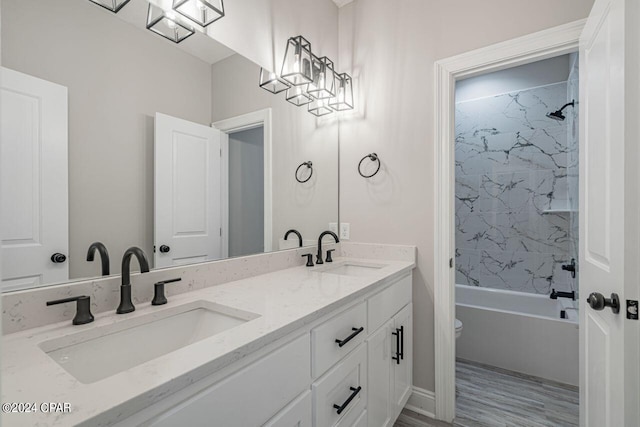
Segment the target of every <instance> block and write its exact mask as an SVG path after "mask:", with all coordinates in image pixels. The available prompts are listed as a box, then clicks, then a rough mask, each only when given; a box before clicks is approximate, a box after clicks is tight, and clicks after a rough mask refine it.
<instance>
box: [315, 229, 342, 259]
mask: <svg viewBox="0 0 640 427" xmlns="http://www.w3.org/2000/svg"><path fill="white" fill-rule="evenodd" d="M327 234H328V235H330V236H333V239H334V240H335V241H336V243H340V239H338V236H337V235H336V233H334V232H333V231H323V232H322V233H320V237H318V255H317V256H316V265H317V264H324V261H322V238H323V237H324V236H326V235H327Z"/></svg>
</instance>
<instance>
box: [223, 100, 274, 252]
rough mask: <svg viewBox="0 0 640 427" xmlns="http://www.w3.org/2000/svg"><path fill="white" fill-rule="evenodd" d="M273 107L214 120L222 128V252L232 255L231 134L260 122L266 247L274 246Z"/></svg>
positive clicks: (270, 249)
mask: <svg viewBox="0 0 640 427" xmlns="http://www.w3.org/2000/svg"><path fill="white" fill-rule="evenodd" d="M271 116H272V113H271V108H265V109H262V110H258V111H253V112H251V113H247V114H242V115H240V116H236V117H231V118H228V119H224V120H219V121H217V122H213V123H212V124H211V126H212V127H214V128H216V129H218V130H219V131H220V132H222V138H221V141H220V147H221V150H222V152H221V153H220V156H221V157H222V159H221V167H220V175H221V176H220V185H221V186H222V188H221V190H222V192H221V193H220V195H221V200H222V203H221V206H220V209H221V212H222V256H223V257H224V258H227V257H228V256H229V134H230V133H235V132H240V131H243V130H248V129H253V128H256V127H258V126H262V128H263V148H264V251H265V252H271V251H272V250H273V203H272V198H273V175H272V160H273V159H272V158H273V155H272V135H271V129H272V125H271Z"/></svg>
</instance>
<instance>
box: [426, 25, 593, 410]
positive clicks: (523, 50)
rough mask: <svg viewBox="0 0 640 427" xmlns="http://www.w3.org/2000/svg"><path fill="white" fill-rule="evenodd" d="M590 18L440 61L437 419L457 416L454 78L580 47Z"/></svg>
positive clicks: (437, 87) (437, 100) (437, 82)
mask: <svg viewBox="0 0 640 427" xmlns="http://www.w3.org/2000/svg"><path fill="white" fill-rule="evenodd" d="M585 22H586V20H580V21H575V22H571V23H569V24H565V25H561V26H558V27H554V28H550V29H548V30H544V31H540V32H537V33H534V34H530V35H527V36H524V37H519V38H516V39H513V40H509V41H506V42H502V43H498V44H495V45H491V46H488V47H485V48H482V49H477V50H474V51H471V52H467V53H464V54H461V55H457V56H454V57H451V58H447V59H443V60H440V61H437V62H436V63H435V146H434V156H435V177H434V186H435V194H436V200H435V202H436V203H435V205H436V215H435V223H434V227H435V229H434V233H435V234H434V236H435V239H434V263H435V265H434V269H435V276H434V304H433V305H434V341H435V389H436V390H435V398H436V399H435V415H436V416H435V418H437V419H439V420H442V421H446V422H452V421H453V419H454V417H455V326H454V322H455V269H454V268H450V267H449V259H454V260H455V228H454V226H455V221H454V213H455V211H454V191H455V190H454V189H455V187H454V182H455V176H454V174H455V168H454V144H453V141H454V135H455V131H454V120H455V117H454V103H455V82H456V80H460V79H463V78H467V77H473V76H477V75H480V74H484V73H488V72H493V71H499V70H503V69H506V68H511V67H516V66H519V65H524V64H527V63H530V62H534V61H540V60H543V59H547V58H551V57H554V56H559V55H564V54H567V53H571V52H575V51H577V50H578V40H579V37H580V34H581V32H582V28H583V27H584V24H585Z"/></svg>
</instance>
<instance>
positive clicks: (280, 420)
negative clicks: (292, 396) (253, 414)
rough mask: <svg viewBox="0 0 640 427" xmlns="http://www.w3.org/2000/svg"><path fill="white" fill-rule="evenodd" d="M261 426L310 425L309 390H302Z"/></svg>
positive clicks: (287, 426)
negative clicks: (294, 398) (302, 391)
mask: <svg viewBox="0 0 640 427" xmlns="http://www.w3.org/2000/svg"><path fill="white" fill-rule="evenodd" d="M263 427H311V392H310V391H306V392H304V393H303V394H302V395H300V396H299V397H298V398H297V399H296V400H294V401H293V402H291V403H290V404H289V405H288V406H287V407H286V408H284V409H283V410H282V411H280V413H279V414H278V415H276V416H275V417H273V418H272V419H271V420H269V421H268V422H267V423H266V424H265V425H264V426H263Z"/></svg>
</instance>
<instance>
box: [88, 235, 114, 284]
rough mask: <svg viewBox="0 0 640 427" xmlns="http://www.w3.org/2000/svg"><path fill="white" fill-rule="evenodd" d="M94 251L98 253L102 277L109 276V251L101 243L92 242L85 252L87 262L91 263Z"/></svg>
mask: <svg viewBox="0 0 640 427" xmlns="http://www.w3.org/2000/svg"><path fill="white" fill-rule="evenodd" d="M96 251H98V253H100V261H101V262H102V275H103V276H108V275H109V251H107V247H106V246H105V245H104V244H103V243H102V242H93V243H92V244H91V246H89V250H88V251H87V261H93V257H94V255H95V254H96Z"/></svg>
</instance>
